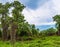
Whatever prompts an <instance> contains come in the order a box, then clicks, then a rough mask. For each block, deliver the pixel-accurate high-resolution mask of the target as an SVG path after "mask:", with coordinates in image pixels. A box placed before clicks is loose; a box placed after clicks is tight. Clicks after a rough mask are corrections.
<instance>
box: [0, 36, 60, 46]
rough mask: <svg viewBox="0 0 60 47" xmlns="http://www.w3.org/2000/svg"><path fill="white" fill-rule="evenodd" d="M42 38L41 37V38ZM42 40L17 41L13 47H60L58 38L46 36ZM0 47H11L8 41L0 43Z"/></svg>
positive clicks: (59, 37) (59, 38)
mask: <svg viewBox="0 0 60 47" xmlns="http://www.w3.org/2000/svg"><path fill="white" fill-rule="evenodd" d="M42 38H43V37H42ZM42 38H35V39H34V40H31V41H19V42H16V43H15V44H14V47H60V36H48V37H44V38H45V39H44V40H43V39H42ZM0 47H13V45H11V43H10V41H6V42H3V41H0Z"/></svg>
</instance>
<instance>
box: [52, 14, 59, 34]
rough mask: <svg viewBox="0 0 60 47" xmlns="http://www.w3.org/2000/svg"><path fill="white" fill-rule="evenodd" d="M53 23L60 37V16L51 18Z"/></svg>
mask: <svg viewBox="0 0 60 47" xmlns="http://www.w3.org/2000/svg"><path fill="white" fill-rule="evenodd" d="M53 19H54V21H56V27H57V29H58V35H60V15H56V16H54V17H53Z"/></svg>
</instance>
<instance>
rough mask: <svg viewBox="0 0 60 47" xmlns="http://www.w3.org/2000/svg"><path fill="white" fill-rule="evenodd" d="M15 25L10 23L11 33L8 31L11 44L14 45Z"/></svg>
mask: <svg viewBox="0 0 60 47" xmlns="http://www.w3.org/2000/svg"><path fill="white" fill-rule="evenodd" d="M16 27H17V26H16V24H15V23H12V25H11V31H10V36H11V43H12V44H14V43H15V41H16V29H17V28H16Z"/></svg>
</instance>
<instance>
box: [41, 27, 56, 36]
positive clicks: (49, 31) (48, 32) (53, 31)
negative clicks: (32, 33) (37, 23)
mask: <svg viewBox="0 0 60 47" xmlns="http://www.w3.org/2000/svg"><path fill="white" fill-rule="evenodd" d="M56 32H57V31H56V29H54V28H49V29H47V30H42V31H41V32H40V35H44V36H46V35H47V36H52V35H55V34H56Z"/></svg>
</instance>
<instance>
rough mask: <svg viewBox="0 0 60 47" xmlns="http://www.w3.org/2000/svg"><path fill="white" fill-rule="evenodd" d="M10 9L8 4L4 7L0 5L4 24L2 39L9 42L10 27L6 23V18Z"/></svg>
mask: <svg viewBox="0 0 60 47" xmlns="http://www.w3.org/2000/svg"><path fill="white" fill-rule="evenodd" d="M9 8H10V4H9V3H8V2H7V3H6V4H4V5H2V3H0V15H1V16H2V17H1V24H2V39H3V40H7V29H8V25H7V23H6V16H7V15H8V13H9Z"/></svg>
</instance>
